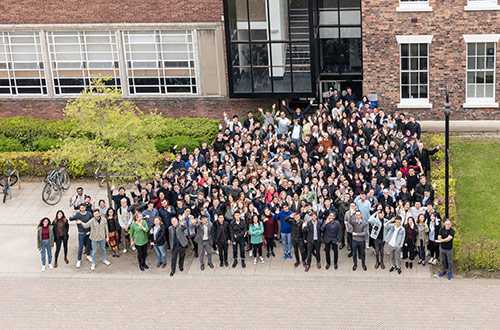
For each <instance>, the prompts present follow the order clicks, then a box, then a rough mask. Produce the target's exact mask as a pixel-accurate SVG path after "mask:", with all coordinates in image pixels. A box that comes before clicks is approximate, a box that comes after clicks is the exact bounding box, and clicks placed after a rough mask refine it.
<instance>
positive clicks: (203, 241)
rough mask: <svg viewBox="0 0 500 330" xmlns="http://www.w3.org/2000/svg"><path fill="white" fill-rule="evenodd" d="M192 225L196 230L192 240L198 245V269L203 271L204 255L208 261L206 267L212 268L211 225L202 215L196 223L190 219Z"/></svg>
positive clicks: (193, 219)
mask: <svg viewBox="0 0 500 330" xmlns="http://www.w3.org/2000/svg"><path fill="white" fill-rule="evenodd" d="M191 221H192V224H193V225H194V226H195V228H196V236H195V237H194V240H195V241H196V243H197V244H198V257H199V258H200V269H201V270H202V271H203V270H205V255H206V256H207V259H208V267H210V268H212V269H213V268H214V264H213V263H212V252H213V251H212V235H211V233H212V223H211V222H210V221H208V218H207V217H206V216H205V215H203V216H201V218H200V220H199V221H197V220H196V219H195V218H192V220H191Z"/></svg>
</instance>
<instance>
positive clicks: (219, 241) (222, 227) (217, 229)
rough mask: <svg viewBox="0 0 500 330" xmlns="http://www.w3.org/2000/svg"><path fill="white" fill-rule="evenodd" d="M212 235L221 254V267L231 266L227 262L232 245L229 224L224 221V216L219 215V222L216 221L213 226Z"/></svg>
mask: <svg viewBox="0 0 500 330" xmlns="http://www.w3.org/2000/svg"><path fill="white" fill-rule="evenodd" d="M212 233H213V234H212V235H213V237H214V242H215V245H216V247H217V251H218V252H219V261H220V267H223V266H226V267H228V266H229V263H228V261H227V259H228V257H227V255H228V245H229V244H231V239H230V238H231V237H230V230H229V222H228V221H226V220H225V219H224V215H223V214H218V215H217V220H216V221H214V223H213V226H212Z"/></svg>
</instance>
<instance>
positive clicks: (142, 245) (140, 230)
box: [129, 212, 149, 272]
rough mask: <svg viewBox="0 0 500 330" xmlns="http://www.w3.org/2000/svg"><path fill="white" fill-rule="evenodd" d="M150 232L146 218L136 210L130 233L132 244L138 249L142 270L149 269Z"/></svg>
mask: <svg viewBox="0 0 500 330" xmlns="http://www.w3.org/2000/svg"><path fill="white" fill-rule="evenodd" d="M148 233H149V228H148V224H147V222H146V220H144V219H143V218H142V214H141V213H139V212H136V214H135V221H134V223H132V225H130V229H129V235H130V243H131V245H132V246H135V248H136V249H137V262H138V264H139V269H140V270H141V272H143V271H144V270H146V269H149V266H148V265H147V264H146V259H147V257H148V242H149V236H148Z"/></svg>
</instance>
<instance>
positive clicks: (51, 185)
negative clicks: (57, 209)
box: [42, 166, 71, 205]
mask: <svg viewBox="0 0 500 330" xmlns="http://www.w3.org/2000/svg"><path fill="white" fill-rule="evenodd" d="M70 186H71V180H70V178H69V174H68V171H66V168H65V167H64V166H61V167H60V168H59V169H54V170H52V171H50V172H49V174H47V177H46V178H45V186H44V187H43V190H42V200H43V201H44V202H45V203H46V204H48V205H56V204H57V203H59V202H60V201H61V198H62V194H63V192H64V191H65V190H68V189H69V187H70Z"/></svg>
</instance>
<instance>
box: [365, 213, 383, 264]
mask: <svg viewBox="0 0 500 330" xmlns="http://www.w3.org/2000/svg"><path fill="white" fill-rule="evenodd" d="M378 207H379V209H378V210H377V211H376V212H375V213H373V214H372V215H371V216H370V218H369V219H368V223H369V224H370V225H371V231H370V238H371V239H373V246H374V248H375V258H376V259H377V261H376V263H375V269H378V268H379V267H380V268H381V269H385V264H384V245H385V237H384V232H385V231H384V226H385V223H386V222H387V219H386V218H385V212H384V210H383V209H382V206H381V205H379V206H378Z"/></svg>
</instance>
